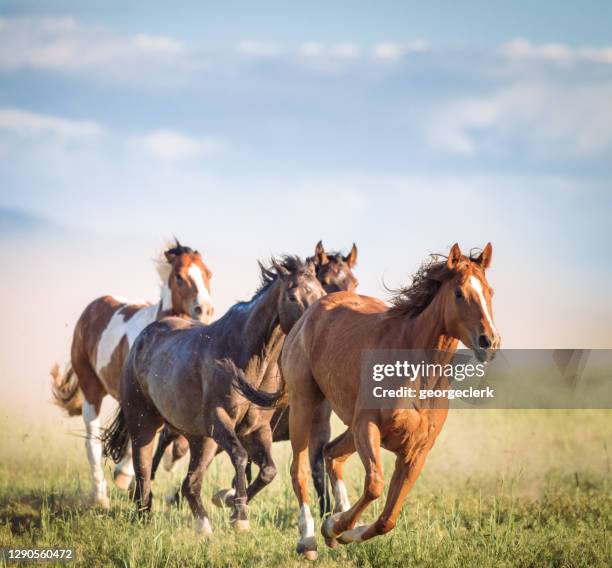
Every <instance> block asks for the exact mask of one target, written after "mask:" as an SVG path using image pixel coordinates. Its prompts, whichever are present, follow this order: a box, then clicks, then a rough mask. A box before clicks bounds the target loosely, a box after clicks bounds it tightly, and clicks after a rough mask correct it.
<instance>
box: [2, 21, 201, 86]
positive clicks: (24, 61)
mask: <svg viewBox="0 0 612 568" xmlns="http://www.w3.org/2000/svg"><path fill="white" fill-rule="evenodd" d="M0 26H1V29H2V41H1V42H0V70H14V69H23V68H30V69H50V70H54V71H60V72H71V73H75V72H87V73H92V72H94V73H97V74H99V75H103V76H105V77H112V78H117V77H120V78H122V79H125V80H132V81H133V80H135V79H136V78H140V79H141V80H142V79H145V80H148V81H163V80H176V71H177V69H179V68H181V66H184V65H185V64H186V63H191V64H193V63H194V61H193V60H190V59H189V58H188V55H189V53H188V49H187V47H186V45H185V44H183V43H182V42H180V41H178V40H176V39H174V38H170V37H166V36H153V35H145V34H138V35H135V36H121V35H117V34H113V33H110V32H108V31H107V30H104V29H101V28H98V27H94V26H89V25H85V24H82V23H80V22H78V21H76V20H74V19H72V18H24V17H15V18H0ZM165 70H169V71H171V72H172V73H166V74H165V75H164V74H163V73H161V72H160V71H165ZM172 76H173V77H172Z"/></svg>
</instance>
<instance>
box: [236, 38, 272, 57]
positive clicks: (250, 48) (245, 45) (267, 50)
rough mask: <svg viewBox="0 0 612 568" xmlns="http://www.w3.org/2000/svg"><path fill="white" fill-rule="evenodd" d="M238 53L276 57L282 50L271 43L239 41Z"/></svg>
mask: <svg viewBox="0 0 612 568" xmlns="http://www.w3.org/2000/svg"><path fill="white" fill-rule="evenodd" d="M238 53H240V54H242V55H248V56H252V57H276V56H278V55H281V53H282V51H281V49H280V48H279V47H278V46H276V45H274V44H272V43H264V42H261V41H241V42H240V43H239V44H238Z"/></svg>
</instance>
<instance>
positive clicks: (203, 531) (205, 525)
mask: <svg viewBox="0 0 612 568" xmlns="http://www.w3.org/2000/svg"><path fill="white" fill-rule="evenodd" d="M195 530H196V533H197V534H198V536H201V537H204V538H208V537H211V536H212V534H213V530H212V527H211V526H210V521H209V520H208V519H206V518H205V519H196V525H195Z"/></svg>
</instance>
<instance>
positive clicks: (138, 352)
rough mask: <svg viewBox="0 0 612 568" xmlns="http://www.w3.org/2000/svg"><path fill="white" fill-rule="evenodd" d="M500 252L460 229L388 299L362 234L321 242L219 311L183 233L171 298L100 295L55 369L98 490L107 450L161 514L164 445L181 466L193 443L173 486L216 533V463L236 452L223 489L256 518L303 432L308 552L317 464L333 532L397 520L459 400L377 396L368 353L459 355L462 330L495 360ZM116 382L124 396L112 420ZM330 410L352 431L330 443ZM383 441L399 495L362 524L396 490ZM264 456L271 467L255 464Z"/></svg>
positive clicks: (143, 501)
mask: <svg viewBox="0 0 612 568" xmlns="http://www.w3.org/2000/svg"><path fill="white" fill-rule="evenodd" d="M491 257H492V246H491V244H490V243H488V244H487V245H486V246H485V247H484V249H482V251H479V253H477V254H470V255H464V254H462V252H461V250H460V248H459V246H458V245H457V244H455V245H453V247H452V248H451V250H450V252H449V254H448V256H445V257H442V258H440V256H436V257H431V258H430V259H429V260H427V261H426V262H424V263H423V264H422V265H421V267H420V269H419V270H418V271H417V273H416V274H415V275H414V276H413V278H412V282H411V283H410V285H409V286H407V287H406V288H402V289H399V290H397V291H395V292H394V294H393V297H392V299H391V304H387V303H385V302H382V301H380V300H378V299H375V298H371V297H368V296H362V295H358V294H356V293H355V289H356V287H357V285H358V281H357V278H356V277H355V275H354V274H353V268H354V266H355V264H356V262H357V248H356V246H355V245H353V247H352V249H351V251H350V252H349V254H348V255H346V256H345V255H343V254H340V253H336V252H334V253H331V252H327V251H325V249H324V247H323V245H322V243H321V242H319V243H318V244H317V245H316V247H315V253H314V255H313V256H311V257H308V258H306V259H305V260H302V259H300V258H299V257H297V256H284V257H281V258H278V259H272V261H271V262H270V263H269V265H265V266H264V265H262V264H260V271H261V285H260V287H259V289H258V290H257V291H256V292H255V294H254V295H253V297H252V298H251V300H249V301H247V302H239V303H237V304H235V305H234V306H232V307H231V308H230V309H229V310H228V311H227V312H226V313H225V315H223V316H222V317H221V318H219V319H217V320H216V321H214V322H212V323H211V320H212V316H213V305H212V300H211V294H210V280H211V277H212V274H211V272H210V270H209V269H208V267H207V266H206V264H205V263H204V261H203V259H202V256H201V255H200V254H199V253H198V252H197V251H195V250H192V249H191V248H189V247H186V246H183V245H181V244H180V243H179V242H178V241H176V243H174V244H173V245H172V246H169V247H168V249H167V250H165V251H164V253H163V255H161V256H160V258H159V260H158V262H157V268H158V272H159V275H160V280H161V297H160V301H159V302H158V303H157V304H142V303H139V304H133V303H128V302H127V301H125V300H122V299H120V298H116V297H113V296H105V297H102V298H99V299H97V300H94V301H93V302H92V303H91V304H90V305H89V306H87V308H86V309H85V310H84V312H83V313H82V315H81V317H80V318H79V320H78V322H77V324H76V327H75V330H74V336H73V342H72V349H71V361H70V363H69V364H68V365H67V366H66V368H65V370H64V371H63V372H62V373H61V372H60V370H59V368H58V367H57V366H56V367H54V369H53V371H52V376H53V383H52V386H53V394H54V397H55V401H56V403H57V404H58V405H59V406H61V407H62V408H63V409H65V410H66V411H67V413H68V414H70V415H76V414H82V415H83V419H84V421H85V427H86V432H87V435H86V448H87V456H88V460H89V464H90V467H91V474H92V485H93V493H92V500H93V503H94V504H97V505H99V506H102V507H105V508H108V506H109V502H108V495H107V486H106V481H105V477H104V471H103V468H102V459H103V455H106V456H110V457H112V459H113V460H114V461H115V462H116V463H117V466H116V467H115V471H114V478H115V483H116V484H117V485H118V486H119V487H120V488H122V489H128V488H129V487H130V484H133V488H134V498H135V501H136V503H137V507H138V510H139V511H140V512H142V513H148V512H149V511H150V509H151V505H152V498H153V497H152V492H151V482H152V479H153V477H154V475H155V470H156V469H157V467H158V466H159V464H160V462H161V461H162V459H163V461H164V463H165V465H166V466H167V467H171V465H172V463H173V462H174V461H175V460H176V459H178V458H179V457H181V456H182V455H183V454H185V453H186V452H187V449H188V451H189V454H190V457H189V466H188V471H187V475H186V477H185V479H184V481H183V483H182V486H181V488H180V491H179V493H177V495H176V496H175V498H176V499H177V500H178V499H179V498H180V497H181V496H182V497H183V498H184V499H185V500H186V501H187V502H188V503H189V506H190V508H191V511H192V513H193V515H194V517H195V522H196V530H197V531H198V532H199V533H201V534H204V535H208V534H211V533H212V527H211V524H210V520H209V517H208V514H207V512H206V509H205V508H204V506H203V504H202V500H201V496H200V492H201V487H202V482H203V477H204V474H205V471H206V469H207V467H208V466H209V465H210V463H211V462H212V460H213V459H214V457H215V456H216V455H217V454H218V453H220V452H222V451H225V452H227V454H228V455H229V457H230V459H231V462H232V465H233V468H234V472H235V476H234V481H233V483H232V487H231V488H229V489H225V490H223V491H220V492H219V493H217V494H216V495H215V496H214V498H213V502H214V503H215V504H217V505H225V506H228V507H230V508H231V522H232V524H233V526H234V528H235V529H236V530H248V528H249V520H248V504H249V502H250V501H251V500H252V499H253V498H254V497H255V496H256V495H257V494H258V493H259V492H260V491H261V490H262V489H264V487H265V486H266V485H268V484H269V483H270V482H271V481H272V480H273V479H274V477H275V475H276V467H275V465H274V461H273V458H272V451H271V448H272V443H273V442H274V441H279V440H290V441H291V447H292V451H293V461H292V465H291V479H292V483H293V488H294V491H295V494H296V497H297V499H298V502H299V506H300V515H299V522H298V526H299V531H300V538H299V541H298V544H297V551H298V552H299V553H301V554H302V555H303V556H304V557H305V558H307V559H311V560H312V559H315V558H316V557H317V543H316V538H315V533H314V519H313V516H312V513H311V511H310V505H309V494H308V478H309V476H310V475H312V479H313V482H314V486H315V489H316V491H317V495H318V498H319V508H320V513H321V516H322V518H323V519H324V521H323V524H322V527H321V532H322V534H323V536H324V538H325V542H326V544H327V545H328V546H331V547H333V546H336V545H337V544H338V543H342V544H347V543H350V542H361V541H365V540H368V539H370V538H372V537H374V536H377V535H382V534H385V533H387V532H389V531H390V530H391V529H392V528H393V527H394V525H395V522H396V519H397V516H398V514H399V512H400V508H401V505H402V502H403V501H404V499H405V497H406V495H407V494H408V492H409V491H410V489H411V487H412V485H413V484H414V482H415V481H416V479H417V477H418V475H419V473H420V472H421V469H422V467H423V465H424V462H425V459H426V456H427V454H428V452H429V450H430V449H431V447H432V446H433V443H434V441H435V439H436V437H437V436H438V434H439V433H440V431H441V429H442V427H443V425H444V422H445V419H446V416H447V412H448V409H447V407H445V406H442V407H440V406H437V407H434V408H431V407H428V408H424V407H418V406H416V405H415V406H414V407H410V408H404V409H400V408H395V409H389V410H387V409H372V408H367V407H364V406H363V403H362V397H361V396H360V388H362V387H361V386H360V385H361V381H360V374H361V369H360V365H361V354H362V352H363V351H364V350H367V349H420V348H426V349H436V350H439V353H440V354H441V355H440V356H441V357H451V356H452V353H453V352H454V351H455V350H456V348H457V345H458V343H459V342H460V341H461V342H463V344H465V345H466V346H467V347H468V348H469V349H471V350H472V351H473V352H474V354H475V356H476V357H477V358H478V360H479V361H483V362H484V361H488V360H490V359H491V358H492V357H493V356H494V354H495V351H496V349H497V348H498V347H499V345H500V342H501V339H500V336H499V334H498V332H497V330H496V328H495V325H494V323H493V315H492V309H491V299H492V295H493V291H492V289H491V287H490V286H489V285H488V283H487V280H486V276H485V271H486V270H487V269H488V267H489V266H490V264H491ZM444 380H445V379H444V378H443V377H441V378H440V381H444ZM106 394H110V395H111V396H113V397H114V398H115V399H117V400H118V401H119V405H120V408H119V412H118V413H117V416H116V418H115V419H114V420H113V422H112V424H111V425H110V426H109V427H108V428H107V429H102V428H101V426H100V423H99V413H100V406H101V403H102V399H103V398H104V396H105V395H106ZM332 411H333V412H335V413H336V415H337V416H338V417H339V418H340V420H341V421H342V422H343V423H344V424H345V426H346V430H345V432H344V433H342V434H341V435H340V436H338V437H337V438H335V439H334V440H332V441H331V442H330V437H331V431H330V418H331V413H332ZM156 440H157V449H155V443H156ZM381 448H385V449H387V450H389V451H391V452H393V453H394V454H395V455H396V463H395V469H394V472H393V475H392V478H391V481H390V485H389V491H388V495H387V500H386V504H385V506H384V508H383V510H382V513H381V514H380V516H379V517H378V519H377V520H376V521H375V522H374V523H372V524H369V525H358V524H357V523H358V521H359V517H360V516H361V514H362V513H363V511H364V510H365V509H366V508H367V507H368V505H369V504H370V503H371V502H373V501H374V500H376V499H377V498H379V497H380V496H381V495H382V492H383V486H384V481H383V471H382V466H381V451H380V450H381ZM355 452H357V453H358V454H359V457H360V459H361V461H362V463H363V466H364V469H365V482H364V488H363V493H362V495H361V497H360V498H359V499H358V500H357V501H356V502H355V503H354V504H353V505H352V506H351V504H350V502H349V498H348V494H347V490H346V486H345V483H344V480H343V473H342V469H343V464H344V462H345V461H346V460H347V459H348V458H349V457H350V456H351V455H352V454H354V453H355ZM251 463H255V465H256V466H257V467H258V472H257V476H256V477H255V478H254V479H253V478H252V475H251ZM326 472H327V476H328V477H329V480H330V481H331V485H332V489H333V497H334V506H333V510H332V507H331V503H330V499H329V496H328V491H327V480H326V475H325V473H326Z"/></svg>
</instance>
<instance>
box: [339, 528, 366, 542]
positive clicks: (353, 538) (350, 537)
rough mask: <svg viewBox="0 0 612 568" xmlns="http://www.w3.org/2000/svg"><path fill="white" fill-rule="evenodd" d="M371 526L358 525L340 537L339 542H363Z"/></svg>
mask: <svg viewBox="0 0 612 568" xmlns="http://www.w3.org/2000/svg"><path fill="white" fill-rule="evenodd" d="M368 527H369V525H358V526H356V527H355V528H352V529H351V530H348V531H344V532H343V533H342V534H341V535H339V536H338V542H339V543H340V544H351V542H361V541H362V539H363V533H365V532H366V530H367V529H368Z"/></svg>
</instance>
